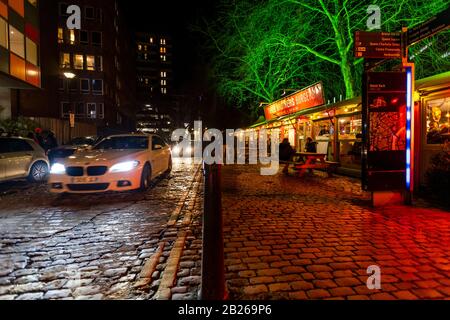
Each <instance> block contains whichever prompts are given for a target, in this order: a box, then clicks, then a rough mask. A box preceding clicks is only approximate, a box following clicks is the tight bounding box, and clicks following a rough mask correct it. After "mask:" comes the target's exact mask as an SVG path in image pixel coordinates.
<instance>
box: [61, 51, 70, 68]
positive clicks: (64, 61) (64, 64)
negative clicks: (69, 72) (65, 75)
mask: <svg viewBox="0 0 450 320" xmlns="http://www.w3.org/2000/svg"><path fill="white" fill-rule="evenodd" d="M60 67H61V68H63V69H68V68H70V53H61V62H60Z"/></svg>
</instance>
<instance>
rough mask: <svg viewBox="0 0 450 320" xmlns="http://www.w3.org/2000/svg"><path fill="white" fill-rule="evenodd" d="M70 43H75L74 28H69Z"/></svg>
mask: <svg viewBox="0 0 450 320" xmlns="http://www.w3.org/2000/svg"><path fill="white" fill-rule="evenodd" d="M69 41H70V44H75V30H69Z"/></svg>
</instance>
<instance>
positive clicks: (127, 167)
mask: <svg viewBox="0 0 450 320" xmlns="http://www.w3.org/2000/svg"><path fill="white" fill-rule="evenodd" d="M138 165H139V161H126V162H120V163H117V164H115V165H113V166H112V167H111V169H109V172H128V171H131V170H133V169H134V168H136V167H137V166H138Z"/></svg>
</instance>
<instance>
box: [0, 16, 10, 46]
mask: <svg viewBox="0 0 450 320" xmlns="http://www.w3.org/2000/svg"><path fill="white" fill-rule="evenodd" d="M0 46H2V47H4V48H6V49H8V23H7V22H6V20H5V19H3V18H0Z"/></svg>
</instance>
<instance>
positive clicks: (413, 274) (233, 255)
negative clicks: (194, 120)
mask: <svg viewBox="0 0 450 320" xmlns="http://www.w3.org/2000/svg"><path fill="white" fill-rule="evenodd" d="M222 177H223V182H222V189H223V195H222V197H223V198H222V201H223V203H222V205H223V216H224V240H225V266H226V279H227V286H228V290H229V294H230V298H231V299H295V300H297V299H377V300H385V299H449V298H450V249H449V248H450V212H447V211H443V210H439V209H433V208H426V207H424V206H421V207H418V206H415V207H412V208H409V207H396V208H389V209H373V208H371V207H370V206H369V204H370V201H369V195H368V194H367V193H364V192H362V191H361V188H360V183H359V181H358V180H355V179H351V178H346V177H337V176H335V177H333V178H327V177H326V175H322V174H321V173H318V172H316V173H315V176H314V177H305V178H297V177H291V176H284V175H282V174H279V175H277V176H267V177H263V176H260V174H259V168H257V167H256V166H226V167H224V168H223V172H222ZM371 265H377V266H379V267H380V268H381V285H382V289H381V290H369V289H368V288H367V285H366V283H367V279H368V275H367V272H366V270H367V267H368V266H371Z"/></svg>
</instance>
